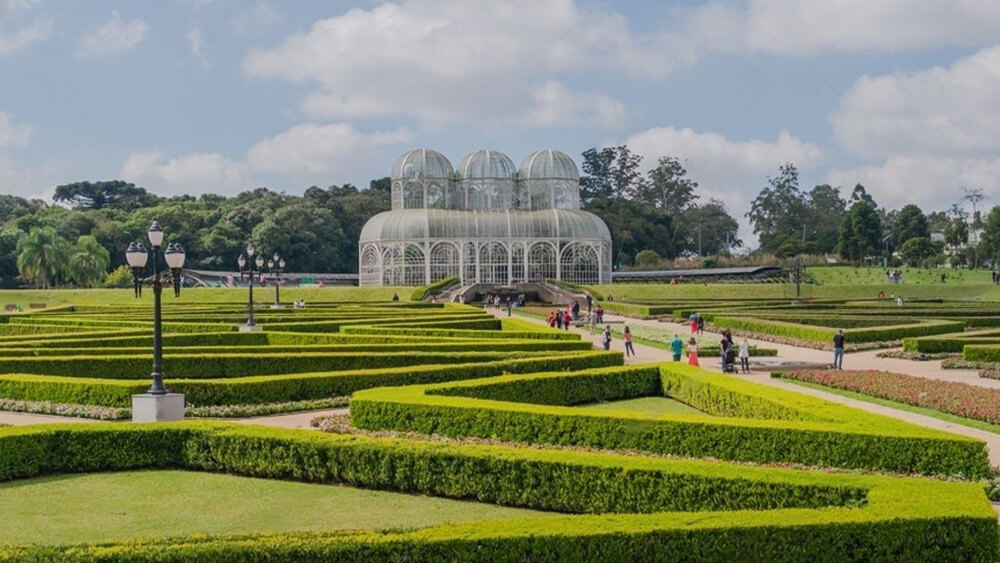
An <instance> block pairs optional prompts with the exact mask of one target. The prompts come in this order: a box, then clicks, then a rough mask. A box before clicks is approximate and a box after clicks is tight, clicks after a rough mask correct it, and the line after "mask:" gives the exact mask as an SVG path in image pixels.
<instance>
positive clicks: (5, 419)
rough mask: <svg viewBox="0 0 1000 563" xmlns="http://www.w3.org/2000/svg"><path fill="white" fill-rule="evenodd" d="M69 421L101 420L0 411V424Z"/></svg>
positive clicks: (18, 424)
mask: <svg viewBox="0 0 1000 563" xmlns="http://www.w3.org/2000/svg"><path fill="white" fill-rule="evenodd" d="M68 422H100V421H99V420H94V419H92V418H77V417H75V416H52V415H48V414H33V413H26V412H7V411H0V424H6V425H8V426H27V425H28V424H52V423H68Z"/></svg>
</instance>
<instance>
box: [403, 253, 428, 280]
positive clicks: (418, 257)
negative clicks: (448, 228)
mask: <svg viewBox="0 0 1000 563" xmlns="http://www.w3.org/2000/svg"><path fill="white" fill-rule="evenodd" d="M427 283H428V282H427V263H426V261H425V260H424V250H423V249H422V248H420V247H419V246H417V245H415V244H407V245H406V247H405V248H404V249H403V285H426V284H427Z"/></svg>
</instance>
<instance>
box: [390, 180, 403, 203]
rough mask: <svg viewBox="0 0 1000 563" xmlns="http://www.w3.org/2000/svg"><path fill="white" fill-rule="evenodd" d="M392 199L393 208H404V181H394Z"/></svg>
mask: <svg viewBox="0 0 1000 563" xmlns="http://www.w3.org/2000/svg"><path fill="white" fill-rule="evenodd" d="M391 197H392V200H391V205H392V208H393V209H402V208H403V183H402V182H393V183H392V194H391Z"/></svg>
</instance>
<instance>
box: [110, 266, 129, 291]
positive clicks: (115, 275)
mask: <svg viewBox="0 0 1000 563" xmlns="http://www.w3.org/2000/svg"><path fill="white" fill-rule="evenodd" d="M104 287H132V269H131V268H129V267H128V265H127V264H122V265H121V266H118V267H117V268H115V269H114V270H111V271H110V272H108V273H107V275H106V276H104Z"/></svg>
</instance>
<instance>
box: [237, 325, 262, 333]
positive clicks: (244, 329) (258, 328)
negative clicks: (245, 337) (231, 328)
mask: <svg viewBox="0 0 1000 563" xmlns="http://www.w3.org/2000/svg"><path fill="white" fill-rule="evenodd" d="M262 330H264V327H262V326H260V325H240V332H260V331H262Z"/></svg>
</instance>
